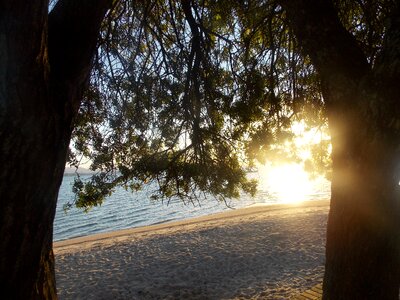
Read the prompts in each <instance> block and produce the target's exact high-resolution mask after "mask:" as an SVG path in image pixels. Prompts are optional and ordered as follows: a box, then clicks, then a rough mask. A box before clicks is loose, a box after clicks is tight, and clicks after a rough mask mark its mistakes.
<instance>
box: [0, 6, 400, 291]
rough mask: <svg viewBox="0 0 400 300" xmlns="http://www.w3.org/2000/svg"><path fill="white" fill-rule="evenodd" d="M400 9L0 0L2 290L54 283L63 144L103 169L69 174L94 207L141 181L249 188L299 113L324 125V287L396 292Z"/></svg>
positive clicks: (231, 191) (320, 154) (81, 201)
mask: <svg viewBox="0 0 400 300" xmlns="http://www.w3.org/2000/svg"><path fill="white" fill-rule="evenodd" d="M52 6H53V4H52ZM399 23H400V5H399V4H398V3H397V1H383V0H382V1H363V0H362V1H356V0H354V1H328V0H309V1H305V0H290V1H289V0H288V1H286V0H275V1H272V0H269V1H268V0H265V1H224V0H221V1H192V0H181V1H176V0H163V1H155V0H154V1H122V0H120V1H111V0H109V1H106V0H101V1H92V0H84V1H75V0H69V1H66V0H59V1H57V3H55V6H54V8H52V10H51V11H50V13H49V12H48V3H47V2H46V1H29V3H22V1H14V2H13V4H10V3H9V2H8V1H5V0H4V1H1V0H0V101H1V102H0V105H1V110H0V141H1V143H0V147H1V155H0V163H1V165H2V169H1V171H0V205H1V207H0V214H1V216H0V220H1V223H0V224H1V226H0V228H1V229H0V232H1V236H2V243H1V246H0V247H1V248H0V253H1V258H0V268H1V272H0V274H1V278H0V279H1V281H0V282H1V287H2V288H3V289H2V290H3V291H4V292H7V293H9V294H10V295H11V299H29V298H31V299H36V298H37V299H43V298H46V299H50V298H56V289H55V281H54V266H53V265H54V259H53V255H52V250H51V244H52V222H53V219H54V213H55V205H56V200H57V193H58V188H59V185H60V183H61V180H62V175H63V170H64V166H65V163H66V161H67V157H68V160H69V162H70V163H71V164H75V165H78V164H79V161H80V159H81V157H82V156H85V157H87V158H89V159H90V160H91V161H92V166H91V168H92V169H93V170H96V172H97V173H96V174H95V175H94V176H93V177H92V179H91V180H90V181H88V182H84V181H81V180H80V179H79V178H78V179H77V180H76V182H75V185H74V190H75V192H76V195H77V198H76V201H75V203H74V204H76V205H77V206H79V207H83V208H85V209H89V208H90V207H92V206H94V205H99V204H101V203H102V201H103V200H104V198H105V197H106V196H107V195H108V194H109V193H111V192H112V191H113V189H114V188H115V187H116V186H118V185H122V186H124V187H126V188H127V189H131V190H132V191H135V190H137V189H139V188H140V187H141V185H142V184H143V183H146V182H149V181H155V182H156V183H157V184H158V186H159V190H158V191H157V193H155V195H153V196H154V198H159V197H167V198H170V197H180V198H181V199H183V200H184V201H194V200H201V198H202V197H203V193H207V194H208V195H212V196H214V197H216V198H217V199H220V200H222V201H223V200H224V199H225V198H226V197H238V196H239V193H240V190H243V191H244V192H247V193H250V194H252V193H254V192H255V183H254V182H252V181H250V180H248V179H247V177H246V169H247V168H248V167H251V166H252V164H253V161H254V160H255V159H258V160H261V161H262V160H265V159H268V158H270V157H271V156H273V155H274V156H276V155H278V156H285V157H287V156H289V157H291V158H295V159H297V157H296V156H295V155H294V154H293V151H292V149H286V148H285V147H286V146H285V145H287V141H290V140H291V138H292V136H293V135H292V133H291V124H292V123H293V122H294V121H304V122H306V123H307V124H309V125H310V126H321V127H325V126H328V127H329V131H330V134H331V139H332V154H331V159H332V169H331V170H332V172H331V174H330V175H329V176H330V178H331V180H332V198H331V210H330V215H329V222H328V231H327V251H326V270H325V278H324V298H325V299H398V295H399V278H400V271H399V270H400V262H399V261H400V258H399V255H400V249H399V248H400V237H399V230H398V229H399V225H400V224H399V223H400V208H399V205H400V202H399V200H400V199H399V184H398V183H399V174H400V172H399V167H398V166H399V163H398V161H397V160H398V159H399V153H398V152H399V128H400V127H399V122H400V121H399V113H400V106H399V105H398V103H397V102H398V97H399V96H398V95H399V94H400V93H399V92H400V91H399V89H400V86H399V85H398V84H397V81H398V79H399V68H400V67H399V66H400V63H399V59H400V58H399V51H400V50H399V49H400V45H399V43H400V42H399V41H400V37H399V34H400V26H399V25H400V24H399ZM96 46H97V47H96ZM71 138H72V146H73V147H71V149H70V150H69V151H68V145H69V144H70V140H71ZM284 142H285V143H284ZM327 146H328V145H327V143H326V142H324V143H322V144H321V145H319V146H318V150H316V151H314V153H315V157H314V161H312V162H310V161H307V162H305V164H306V166H308V168H309V169H314V170H318V171H320V170H322V169H324V170H328V169H327V168H328V166H327V165H329V164H330V157H329V153H328V151H327Z"/></svg>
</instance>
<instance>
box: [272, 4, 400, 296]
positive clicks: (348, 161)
mask: <svg viewBox="0 0 400 300" xmlns="http://www.w3.org/2000/svg"><path fill="white" fill-rule="evenodd" d="M280 2H281V3H282V6H283V7H284V8H285V9H286V11H287V17H288V20H289V22H290V25H291V26H292V28H293V30H294V32H295V34H296V36H297V38H298V41H299V43H300V45H301V46H302V48H303V51H304V52H305V53H306V54H307V55H309V57H310V58H311V61H312V63H313V65H314V66H315V67H316V69H317V71H318V73H319V75H320V79H321V85H322V93H323V96H324V101H325V103H326V110H327V112H328V119H329V127H330V131H331V137H332V161H333V179H332V198H331V210H330V214H329V221H328V230H327V246H326V265H325V277H324V287H323V289H324V296H323V298H324V299H334V300H337V299H398V298H399V279H400V273H399V272H400V262H399V261H400V260H399V255H400V247H399V229H400V192H399V185H398V183H399V175H400V170H399V168H398V165H399V162H398V160H399V159H400V151H399V148H398V147H399V143H400V133H399V128H397V127H398V126H397V125H396V124H398V123H397V122H398V118H399V116H400V113H399V104H398V103H399V100H398V99H399V88H398V78H399V71H400V68H399V66H400V64H399V62H398V60H399V48H400V45H399V43H400V39H399V33H400V32H399V31H398V28H399V27H398V24H400V14H399V13H398V10H399V8H400V7H399V5H397V8H396V9H395V8H394V7H395V6H393V10H394V11H395V12H396V10H397V13H394V14H393V16H392V21H393V26H391V27H389V28H388V30H387V33H386V40H385V43H384V48H383V51H382V59H381V62H379V61H377V62H376V64H375V66H374V69H373V68H372V66H371V65H370V64H368V62H367V59H366V57H365V55H364V53H363V52H362V50H361V49H360V48H359V46H358V42H357V41H356V40H355V39H354V37H353V36H352V35H351V34H350V33H349V32H348V31H346V29H345V28H344V27H343V26H342V24H341V22H340V20H339V18H338V15H337V11H336V9H335V7H334V5H333V4H332V1H328V0H325V1H319V0H315V1H311V0H281V1H280ZM396 24H397V26H396ZM379 70H380V71H379ZM379 72H380V73H379Z"/></svg>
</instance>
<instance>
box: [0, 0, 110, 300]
mask: <svg viewBox="0 0 400 300" xmlns="http://www.w3.org/2000/svg"><path fill="white" fill-rule="evenodd" d="M111 3H112V1H111V0H100V1H95V0H84V1H82V0H75V1H74V0H67V1H64V0H60V1H58V3H57V5H56V7H55V8H54V9H53V12H52V14H51V15H50V17H49V18H48V1H43V0H32V1H28V2H26V1H6V0H0V166H1V168H0V236H1V243H0V290H1V293H2V295H4V296H6V299H18V300H19V299H56V298H57V293H56V285H55V274H54V257H53V252H52V243H53V220H54V215H55V209H56V203H57V195H58V190H59V187H60V184H61V181H62V177H63V171H64V167H65V162H66V156H67V150H68V145H69V141H70V136H71V132H72V128H73V120H74V117H75V116H76V114H77V111H78V108H79V103H80V100H81V97H82V92H83V90H84V88H85V86H86V84H87V79H88V75H89V72H90V67H91V61H92V57H93V54H94V52H95V46H96V41H97V35H98V32H99V28H100V24H101V21H102V19H103V17H104V15H105V13H106V11H107V10H108V9H109V8H110V6H111ZM48 28H49V29H48ZM48 40H49V41H48Z"/></svg>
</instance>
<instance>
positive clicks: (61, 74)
mask: <svg viewBox="0 0 400 300" xmlns="http://www.w3.org/2000/svg"><path fill="white" fill-rule="evenodd" d="M113 2H115V1H112V0H60V1H58V2H57V4H56V6H55V7H54V8H53V10H52V11H51V13H50V15H49V59H50V66H51V73H52V76H56V78H57V79H61V80H72V81H76V80H78V81H79V82H80V83H82V82H84V81H86V79H87V76H88V75H89V72H90V69H91V63H92V58H93V55H94V52H95V49H96V44H97V38H98V34H99V30H100V25H101V22H102V20H103V18H104V16H105V14H106V12H107V11H108V10H109V9H110V8H111V7H112V4H113Z"/></svg>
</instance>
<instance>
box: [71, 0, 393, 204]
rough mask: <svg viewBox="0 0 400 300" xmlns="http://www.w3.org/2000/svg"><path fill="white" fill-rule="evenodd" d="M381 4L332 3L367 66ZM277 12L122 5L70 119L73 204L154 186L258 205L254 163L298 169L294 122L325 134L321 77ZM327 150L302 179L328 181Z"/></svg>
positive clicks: (316, 150)
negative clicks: (82, 170) (78, 173)
mask: <svg viewBox="0 0 400 300" xmlns="http://www.w3.org/2000/svg"><path fill="white" fill-rule="evenodd" d="M386 2H387V1H364V0H360V1H350V0H348V1H337V3H336V5H337V9H338V14H339V15H340V17H341V20H342V22H343V25H344V26H345V27H346V28H347V29H348V30H349V31H350V32H351V33H352V34H353V35H354V36H355V37H356V38H357V39H358V41H359V43H360V45H361V46H362V47H363V50H364V52H365V53H366V55H367V57H368V59H369V60H370V62H371V64H373V62H374V59H375V57H376V55H377V53H379V51H380V47H381V44H380V42H381V40H382V39H381V37H382V36H383V33H384V25H383V24H384V21H385V18H386V16H387V13H388V12H387V11H385V7H386V6H387V5H386ZM278 3H279V1H268V0H264V1H261V0H260V1H225V0H222V1H206V0H197V1H189V0H182V1H177V0H150V1H118V2H116V5H115V7H114V8H113V9H112V10H111V11H110V12H109V14H108V16H107V18H106V19H105V21H104V24H103V27H102V30H101V34H100V37H99V48H98V51H97V56H96V59H95V61H94V66H93V71H92V74H91V79H90V87H89V88H88V90H87V92H86V94H85V98H84V101H83V103H82V106H81V108H80V115H79V117H78V119H77V120H76V129H75V131H74V135H73V147H71V155H70V163H72V164H74V165H79V162H80V160H81V159H82V157H83V156H84V157H87V158H89V159H90V161H91V162H92V165H91V169H93V170H97V171H98V172H97V174H96V175H94V176H93V177H92V179H91V180H90V181H89V182H83V181H81V180H80V179H79V178H78V179H77V180H76V183H75V186H74V191H75V192H76V194H77V199H76V204H77V206H79V207H84V208H86V209H88V208H89V207H91V206H93V205H99V204H101V203H102V201H103V199H104V197H105V196H107V195H109V194H110V193H111V192H112V190H113V189H114V188H115V187H116V186H117V185H122V186H124V187H125V188H127V189H130V190H132V191H135V190H138V189H140V188H141V187H142V185H143V184H144V183H147V182H150V181H156V182H157V183H158V187H159V189H158V191H156V193H155V194H154V195H153V197H154V198H159V197H161V198H164V197H167V198H170V197H176V196H177V197H180V198H182V199H183V200H189V201H192V200H193V199H197V198H199V197H201V195H202V193H203V192H206V193H208V194H211V195H213V196H215V197H217V198H218V199H221V200H224V199H225V197H238V196H239V193H240V190H243V191H244V192H246V193H250V194H254V193H255V191H256V182H254V181H252V180H249V179H248V178H247V177H246V170H247V169H248V168H249V167H252V166H253V164H254V160H255V159H257V160H259V161H261V162H265V160H266V159H270V158H271V157H280V158H282V157H285V158H291V159H299V157H298V156H296V151H295V149H294V148H293V147H294V143H293V141H292V138H293V133H292V132H291V126H292V124H293V122H296V121H302V122H305V124H306V125H307V127H320V128H321V130H324V129H325V128H326V118H325V114H324V101H323V98H322V96H321V92H320V84H319V80H318V75H317V74H316V72H315V69H314V67H313V66H312V65H311V63H310V60H309V58H308V57H307V56H304V55H302V53H301V49H299V46H298V42H297V41H296V39H295V37H294V35H293V33H292V32H291V30H290V28H289V26H288V21H287V20H286V16H285V12H284V10H283V9H282V8H281V6H280V5H279V4H278ZM328 146H329V143H328V142H327V141H322V143H320V144H319V145H316V146H314V147H313V149H312V152H313V154H314V160H308V161H306V162H305V165H306V167H307V168H308V170H310V171H313V170H314V171H321V170H326V169H327V165H329V154H328V152H327V149H328Z"/></svg>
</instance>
